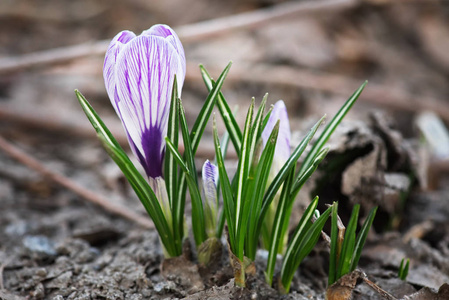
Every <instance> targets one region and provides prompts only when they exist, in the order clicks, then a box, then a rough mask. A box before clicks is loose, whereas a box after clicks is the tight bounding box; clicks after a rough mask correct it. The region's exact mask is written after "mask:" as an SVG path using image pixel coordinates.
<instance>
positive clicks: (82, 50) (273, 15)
mask: <svg viewBox="0 0 449 300" xmlns="http://www.w3.org/2000/svg"><path fill="white" fill-rule="evenodd" d="M359 2H360V1H359V0H322V1H312V0H309V1H307V2H303V1H291V2H286V3H283V4H279V5H276V6H273V7H269V8H264V9H260V10H255V11H251V12H247V13H241V14H236V15H231V16H227V17H223V18H217V19H213V20H208V21H202V22H198V23H195V24H191V25H184V26H180V27H178V28H175V29H176V32H177V34H178V35H179V37H180V39H181V41H182V42H183V43H184V44H187V43H189V42H196V41H199V40H203V39H206V38H209V37H211V36H216V35H220V34H225V33H228V32H231V31H234V30H237V29H242V28H248V27H252V28H254V27H257V26H261V25H263V24H265V23H267V22H272V21H276V20H280V19H282V20H283V19H286V18H290V17H293V16H298V15H301V14H306V15H309V14H312V13H317V12H324V11H335V10H336V9H344V8H349V7H353V6H355V5H356V4H358V3H359ZM109 42H110V40H102V41H97V42H91V43H85V44H80V45H75V46H68V47H61V48H56V49H50V50H45V51H39V52H35V53H30V54H24V55H20V56H16V57H8V58H3V59H0V74H5V73H9V72H14V71H20V70H24V69H29V68H33V67H38V66H43V65H52V64H60V63H66V62H69V61H72V60H75V59H79V58H82V57H86V56H91V55H104V53H105V52H106V49H107V47H108V45H109Z"/></svg>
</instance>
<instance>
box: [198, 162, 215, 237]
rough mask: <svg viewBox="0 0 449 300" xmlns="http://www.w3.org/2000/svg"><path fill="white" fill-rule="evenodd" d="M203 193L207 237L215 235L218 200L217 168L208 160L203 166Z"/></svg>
mask: <svg viewBox="0 0 449 300" xmlns="http://www.w3.org/2000/svg"><path fill="white" fill-rule="evenodd" d="M202 175H203V192H204V200H205V201H204V218H205V223H206V234H207V236H208V237H212V236H214V235H215V230H216V226H217V213H218V200H217V181H218V168H217V166H216V165H214V164H213V163H211V162H210V161H209V160H206V162H205V163H204V165H203V174H202Z"/></svg>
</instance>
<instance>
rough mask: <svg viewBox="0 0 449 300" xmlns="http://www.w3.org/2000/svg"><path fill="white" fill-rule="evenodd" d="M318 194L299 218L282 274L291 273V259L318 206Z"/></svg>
mask: <svg viewBox="0 0 449 300" xmlns="http://www.w3.org/2000/svg"><path fill="white" fill-rule="evenodd" d="M318 199H319V198H318V196H317V197H315V198H314V199H313V200H312V202H310V204H309V206H308V207H307V208H306V210H305V211H304V214H303V215H302V217H301V219H300V220H299V223H298V225H296V228H295V231H294V233H293V236H292V239H291V240H290V241H289V243H288V246H287V250H286V252H285V255H284V260H283V263H282V269H281V274H286V273H290V272H291V270H292V268H293V266H292V265H291V261H292V260H293V257H294V254H295V250H296V249H295V247H298V246H299V244H300V243H301V238H303V237H304V235H305V233H306V232H307V230H308V228H309V227H310V225H311V223H310V220H311V219H312V217H313V214H314V212H315V209H316V207H317V206H318Z"/></svg>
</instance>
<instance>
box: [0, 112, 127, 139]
mask: <svg viewBox="0 0 449 300" xmlns="http://www.w3.org/2000/svg"><path fill="white" fill-rule="evenodd" d="M33 111H34V113H33V114H31V113H26V112H23V111H19V110H16V109H11V108H8V107H7V106H5V105H1V104H0V120H2V121H5V122H9V123H14V124H17V125H20V126H24V127H28V128H33V129H36V128H39V129H41V130H45V131H50V132H54V133H61V134H64V135H67V134H68V133H70V136H73V137H80V138H92V139H94V138H96V136H97V135H96V134H95V130H94V129H93V128H92V126H90V125H89V122H85V123H81V122H77V120H76V118H73V119H72V120H67V119H62V118H58V117H55V116H54V115H52V117H50V116H49V114H48V113H46V112H45V111H39V109H37V108H36V109H33ZM110 129H111V128H110ZM120 129H121V128H120ZM112 131H114V137H115V139H116V140H117V141H118V142H119V144H120V145H122V146H124V145H127V144H128V140H127V138H126V135H125V133H124V131H123V130H112Z"/></svg>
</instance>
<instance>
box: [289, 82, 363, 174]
mask: <svg viewBox="0 0 449 300" xmlns="http://www.w3.org/2000/svg"><path fill="white" fill-rule="evenodd" d="M367 83H368V81H365V82H364V83H363V84H362V85H361V86H360V87H359V88H358V89H357V90H356V91H355V92H354V94H352V96H351V97H349V99H348V100H346V103H345V104H344V105H343V106H342V107H341V108H340V110H339V111H338V113H337V114H336V115H335V116H334V117H333V119H332V120H331V121H330V123H329V124H328V125H327V126H326V128H325V129H324V131H323V132H322V133H321V135H320V137H319V138H318V140H317V141H316V142H315V144H314V145H313V147H312V149H311V150H310V152H309V154H308V155H307V157H306V159H305V160H304V162H303V163H302V165H301V168H300V170H299V173H298V176H301V175H302V173H304V172H305V171H306V170H307V169H308V168H309V166H310V164H312V162H313V158H314V157H315V156H316V154H317V153H318V152H320V151H321V149H322V148H323V146H324V144H325V143H326V142H327V141H328V140H329V138H330V136H331V135H332V133H333V132H334V131H335V128H337V126H338V124H340V122H341V120H342V119H343V118H344V117H345V116H346V114H347V113H348V111H349V110H350V109H351V107H352V106H353V105H354V103H355V101H356V100H357V98H358V97H359V96H360V94H361V93H362V91H363V89H364V88H365V86H366V84H367Z"/></svg>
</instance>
